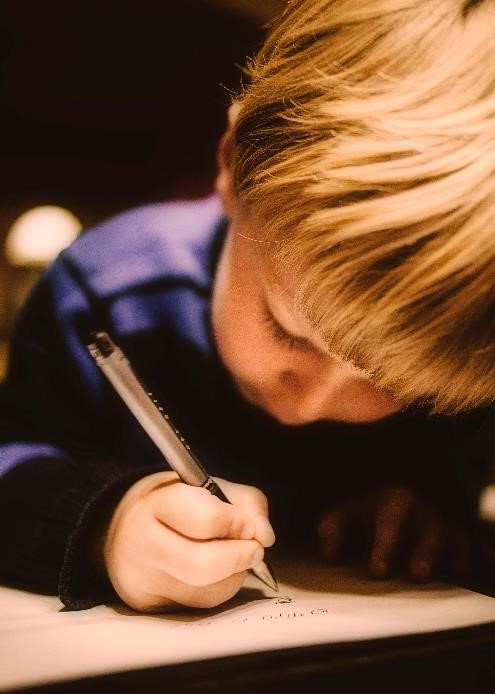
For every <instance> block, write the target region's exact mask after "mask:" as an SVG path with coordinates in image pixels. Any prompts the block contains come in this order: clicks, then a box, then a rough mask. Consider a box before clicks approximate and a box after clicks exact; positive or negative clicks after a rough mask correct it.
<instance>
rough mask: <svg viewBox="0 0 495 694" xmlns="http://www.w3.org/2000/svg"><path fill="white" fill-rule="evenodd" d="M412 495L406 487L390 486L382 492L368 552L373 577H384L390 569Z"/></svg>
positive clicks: (408, 511)
mask: <svg viewBox="0 0 495 694" xmlns="http://www.w3.org/2000/svg"><path fill="white" fill-rule="evenodd" d="M413 501H414V495H413V493H412V491H411V490H409V489H407V488H406V487H392V488H391V489H388V490H387V491H386V493H385V494H384V496H383V498H382V500H381V502H380V503H379V505H378V508H377V511H376V516H375V537H374V541H373V546H372V549H371V553H370V561H369V569H370V573H371V574H372V576H374V577H375V578H385V576H387V574H388V572H389V570H390V563H391V559H392V553H393V551H394V549H395V548H396V546H397V544H398V541H399V537H400V535H401V533H402V530H403V528H404V525H405V523H406V520H407V518H408V516H409V514H410V511H411V508H412V505H413Z"/></svg>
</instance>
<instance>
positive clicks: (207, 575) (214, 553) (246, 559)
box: [150, 523, 264, 586]
mask: <svg viewBox="0 0 495 694" xmlns="http://www.w3.org/2000/svg"><path fill="white" fill-rule="evenodd" d="M150 532H151V533H152V536H151V537H150V545H151V547H150V553H151V556H152V557H153V559H152V568H153V569H155V570H160V571H163V572H166V573H167V574H170V575H171V576H173V577H174V578H176V579H177V580H179V581H182V582H183V583H186V584H188V585H192V586H206V585H209V584H212V583H216V582H218V581H222V580H224V579H225V578H227V577H228V576H232V575H233V574H236V573H240V572H243V571H247V570H248V569H251V568H253V567H254V566H256V565H257V564H259V563H260V561H262V559H263V555H264V550H263V547H262V546H261V545H260V543H259V542H257V541H256V540H231V539H226V540H192V539H189V538H187V537H184V536H183V535H180V534H178V533H176V532H175V531H174V530H171V529H170V528H168V527H167V526H164V525H161V524H158V523H155V524H154V527H153V529H152V530H151V531H150Z"/></svg>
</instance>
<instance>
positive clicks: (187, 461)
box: [88, 345, 209, 487]
mask: <svg viewBox="0 0 495 694" xmlns="http://www.w3.org/2000/svg"><path fill="white" fill-rule="evenodd" d="M88 349H89V350H90V352H91V353H92V355H93V357H94V358H95V360H96V362H97V364H98V366H99V367H100V369H101V370H102V371H103V373H104V374H105V376H106V377H107V378H108V380H109V381H110V383H111V384H112V386H113V387H114V388H115V390H116V391H117V393H118V394H119V395H120V397H121V398H122V400H123V401H124V402H125V404H126V405H127V407H128V408H129V410H130V411H131V412H132V414H133V415H134V416H135V417H136V419H137V420H138V422H139V423H140V424H141V426H142V427H143V429H144V430H145V431H146V433H147V434H148V436H149V437H150V439H151V440H152V441H153V442H154V443H155V445H156V446H157V447H158V449H159V450H160V451H161V453H162V454H163V456H164V457H165V459H166V461H167V462H168V464H169V465H170V467H171V468H172V469H173V470H174V471H175V472H176V473H177V474H178V475H179V477H180V478H181V480H182V481H183V482H185V483H186V484H190V485H193V486H195V487H201V486H203V485H204V484H205V483H206V482H207V481H208V479H209V477H208V474H207V473H206V471H205V470H204V468H203V467H202V465H201V463H200V462H199V461H198V459H197V458H196V456H195V455H194V453H193V452H192V451H191V449H190V448H189V446H188V444H187V443H186V441H185V439H184V438H183V437H182V436H181V434H180V432H179V431H178V430H177V429H176V428H175V427H174V425H173V424H172V422H171V421H170V419H169V417H168V416H167V415H166V414H164V412H163V410H162V408H161V407H160V406H159V404H158V403H157V402H156V401H155V400H153V397H152V395H151V393H147V392H146V391H145V389H144V388H143V386H142V385H141V383H140V381H139V379H138V378H137V376H136V375H135V373H134V371H133V370H132V368H131V366H130V364H129V362H128V361H127V359H126V358H125V356H124V354H123V352H122V351H121V350H120V349H119V348H118V347H115V348H114V350H113V352H112V353H111V354H109V355H108V356H102V355H101V354H100V353H99V352H98V348H97V347H96V346H95V345H90V346H89V347H88Z"/></svg>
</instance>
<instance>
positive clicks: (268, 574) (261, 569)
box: [252, 561, 279, 593]
mask: <svg viewBox="0 0 495 694" xmlns="http://www.w3.org/2000/svg"><path fill="white" fill-rule="evenodd" d="M252 571H253V573H254V574H255V576H257V577H258V578H259V579H260V581H263V583H264V584H265V585H266V586H268V588H270V589H271V590H274V591H276V592H277V593H278V592H279V589H278V583H277V580H276V578H275V576H274V575H273V571H272V570H271V568H270V567H269V565H268V564H267V563H266V562H264V561H262V562H261V563H260V564H258V565H257V566H255V567H254V569H252Z"/></svg>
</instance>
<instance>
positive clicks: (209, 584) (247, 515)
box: [103, 472, 275, 612]
mask: <svg viewBox="0 0 495 694" xmlns="http://www.w3.org/2000/svg"><path fill="white" fill-rule="evenodd" d="M219 484H220V486H221V488H222V490H223V491H224V492H225V494H226V496H227V497H228V498H229V499H230V501H231V502H232V504H227V503H224V502H223V501H220V500H219V499H217V498H216V497H214V496H212V495H211V494H210V493H209V492H208V491H206V490H205V489H201V488H198V487H191V486H188V485H186V484H183V483H182V482H180V481H179V480H178V477H177V475H176V474H175V473H174V472H160V473H157V474H154V475H150V476H148V477H145V478H144V479H142V480H140V481H139V482H136V483H135V484H134V485H133V486H132V487H131V488H130V489H129V490H128V491H127V493H126V494H125V496H124V497H123V498H122V499H121V501H120V503H119V505H118V506H117V508H116V510H115V512H114V514H113V516H112V518H111V521H110V524H109V527H108V530H107V532H106V536H105V538H104V541H103V558H104V564H105V566H106V570H107V573H108V576H109V578H110V581H111V582H112V584H113V587H114V588H115V590H116V591H117V593H118V594H119V596H120V597H121V598H122V600H124V601H125V602H126V603H127V604H128V605H129V606H130V607H132V608H134V609H136V610H139V611H147V612H151V611H164V610H166V609H167V608H170V607H172V606H176V605H188V606H191V607H213V606H215V605H218V604H220V603H222V602H224V601H225V600H228V599H229V598H230V597H232V596H233V595H234V594H235V593H237V591H238V590H239V588H240V587H241V585H242V582H243V580H244V577H245V572H246V570H247V569H249V568H252V567H253V566H255V565H256V564H258V563H259V562H260V561H261V560H262V558H263V554H264V550H263V547H268V546H269V545H271V544H273V542H274V541H275V536H274V534H273V530H272V528H271V525H270V523H269V522H268V517H267V514H268V505H267V500H266V497H265V495H264V494H263V493H262V492H261V491H259V490H258V489H256V488H255V487H247V486H245V485H241V484H235V483H233V482H227V481H225V480H219Z"/></svg>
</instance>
